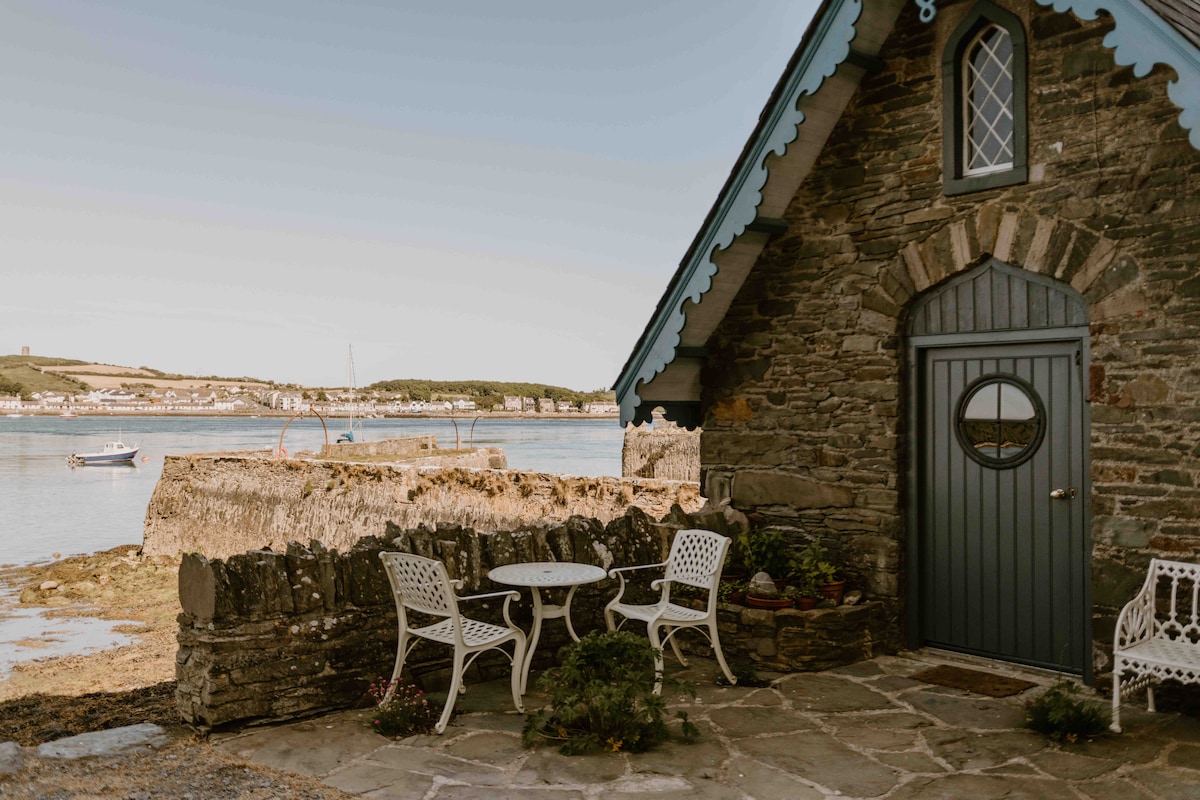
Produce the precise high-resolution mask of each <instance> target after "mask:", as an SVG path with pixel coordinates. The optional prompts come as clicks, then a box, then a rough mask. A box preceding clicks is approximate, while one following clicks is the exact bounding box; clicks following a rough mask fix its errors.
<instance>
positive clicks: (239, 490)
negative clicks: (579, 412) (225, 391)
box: [143, 451, 703, 558]
mask: <svg viewBox="0 0 1200 800" xmlns="http://www.w3.org/2000/svg"><path fill="white" fill-rule="evenodd" d="M493 457H494V454H488V453H487V451H483V452H482V454H480V455H478V456H476V458H478V459H479V460H478V461H475V462H470V461H468V462H467V464H468V466H461V464H463V462H462V461H461V460H459V461H456V462H455V463H456V464H459V465H460V466H442V467H430V466H421V465H417V464H413V463H406V464H364V463H352V462H339V461H324V460H319V459H307V458H293V459H271V458H266V457H263V456H262V455H261V454H249V453H232V454H230V453H226V454H213V453H206V454H196V455H181V456H167V458H166V461H165V463H164V465H163V473H162V477H161V478H160V479H159V481H158V484H157V485H156V486H155V489H154V493H153V495H152V496H151V498H150V503H149V506H148V507H147V509H146V519H145V528H144V534H143V536H144V550H145V552H146V553H147V554H150V555H171V556H174V555H178V554H182V553H201V554H203V555H205V556H207V557H208V558H226V557H229V556H233V555H236V554H239V553H245V552H247V551H251V550H262V549H265V548H270V549H271V550H275V551H283V550H285V549H286V548H287V546H288V543H289V542H294V541H302V542H308V541H311V540H316V541H318V542H320V543H321V544H322V545H323V546H325V547H327V548H330V549H338V550H341V551H342V552H346V551H349V550H350V548H352V547H353V546H354V544H355V543H356V542H357V541H358V540H359V539H361V538H362V537H365V536H378V535H380V534H381V533H382V531H383V529H384V525H385V524H392V525H395V526H397V528H399V529H410V528H417V527H419V526H421V525H427V526H430V527H437V526H439V525H449V526H455V525H457V526H463V527H469V528H472V529H475V530H479V531H497V530H508V531H519V530H529V529H534V528H547V527H550V526H553V525H558V524H562V523H564V522H565V521H566V520H567V519H568V518H569V517H570V516H572V515H579V516H584V517H589V518H593V519H596V520H598V521H599V522H600V523H601V524H607V523H609V522H610V521H612V520H613V519H616V518H617V517H619V516H621V515H622V514H624V513H625V511H626V510H627V509H628V508H630V507H637V508H639V509H641V510H642V511H643V512H645V513H646V514H648V515H649V516H651V517H653V518H655V519H661V518H663V517H665V516H667V515H668V514H670V513H671V512H672V509H673V508H674V507H675V506H678V507H679V509H680V510H681V511H682V512H685V513H691V512H694V511H696V510H698V509H699V508H700V507H701V506H702V505H703V498H702V497H701V496H700V490H699V486H698V485H697V484H695V483H690V482H683V481H665V480H653V479H631V478H613V477H578V476H569V475H552V474H547V473H539V472H520V471H512V470H503V469H490V468H486V467H488V465H489V464H490V463H494V462H493V461H492V459H493ZM500 458H503V455H502V454H501V455H500Z"/></svg>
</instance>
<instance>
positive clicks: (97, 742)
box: [37, 722, 171, 758]
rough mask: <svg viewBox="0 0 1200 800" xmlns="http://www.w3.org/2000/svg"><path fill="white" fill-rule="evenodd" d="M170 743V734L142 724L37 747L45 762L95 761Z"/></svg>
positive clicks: (154, 726)
mask: <svg viewBox="0 0 1200 800" xmlns="http://www.w3.org/2000/svg"><path fill="white" fill-rule="evenodd" d="M170 740H171V737H170V736H169V735H168V734H167V732H166V731H165V730H164V729H162V728H160V727H159V726H158V725H153V724H151V723H149V722H143V723H141V724H140V725H126V726H125V727H123V728H110V729H109V730H106V731H95V732H93V733H81V734H79V735H78V736H68V737H66V738H65V739H58V740H57V741H53V742H46V743H45V744H40V745H38V748H37V754H38V755H39V756H41V757H42V758H93V757H100V756H114V755H119V754H121V753H128V752H129V751H131V750H139V749H144V748H155V747H162V746H163V745H165V744H167V743H168V742H169V741H170Z"/></svg>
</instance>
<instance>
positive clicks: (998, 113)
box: [942, 0, 1028, 194]
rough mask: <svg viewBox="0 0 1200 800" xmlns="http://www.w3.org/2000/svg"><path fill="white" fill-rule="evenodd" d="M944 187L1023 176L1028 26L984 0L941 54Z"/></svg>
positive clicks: (980, 185) (953, 190) (957, 190)
mask: <svg viewBox="0 0 1200 800" xmlns="http://www.w3.org/2000/svg"><path fill="white" fill-rule="evenodd" d="M942 84H943V112H944V126H943V133H944V140H943V145H942V146H943V159H942V161H943V169H944V174H943V177H942V183H943V187H944V189H945V192H946V194H964V193H966V192H974V191H978V190H981V189H992V188H995V187H997V186H1009V185H1011V184H1014V183H1024V182H1025V181H1026V180H1027V178H1028V166H1027V164H1026V149H1027V142H1026V139H1027V134H1026V119H1025V31H1024V29H1023V28H1022V27H1021V23H1020V20H1018V19H1017V18H1016V17H1015V16H1013V15H1012V14H1010V13H1008V12H1007V11H1005V10H1004V9H1002V8H999V7H998V6H995V5H993V4H992V3H990V2H987V1H986V0H983V2H980V3H978V4H977V5H976V6H975V7H974V8H973V9H972V10H971V11H970V13H968V14H967V17H966V19H964V20H963V21H962V22H961V23H959V25H958V27H957V28H955V29H954V32H953V33H951V35H950V39H949V41H947V43H946V50H945V52H944V53H943V54H942Z"/></svg>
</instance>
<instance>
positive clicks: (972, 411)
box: [957, 375, 1046, 468]
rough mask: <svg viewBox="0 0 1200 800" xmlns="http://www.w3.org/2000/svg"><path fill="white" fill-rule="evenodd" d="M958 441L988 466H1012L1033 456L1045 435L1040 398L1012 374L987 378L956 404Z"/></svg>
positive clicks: (966, 392)
mask: <svg viewBox="0 0 1200 800" xmlns="http://www.w3.org/2000/svg"><path fill="white" fill-rule="evenodd" d="M957 418H958V425H957V432H958V440H959V442H960V443H961V444H962V446H963V448H964V449H965V450H966V451H967V454H968V455H969V456H971V458H973V459H975V460H976V461H978V462H979V463H980V464H984V465H985V466H989V467H997V468H1005V467H1015V466H1017V465H1018V464H1021V463H1024V462H1025V461H1027V460H1028V459H1030V458H1032V457H1033V454H1034V453H1035V452H1037V448H1038V445H1040V444H1041V443H1042V436H1043V435H1044V434H1045V429H1046V425H1045V419H1046V413H1045V409H1044V407H1043V406H1042V401H1041V398H1039V397H1038V395H1037V392H1035V391H1034V390H1033V387H1032V386H1030V385H1029V384H1028V383H1026V382H1025V381H1023V380H1021V379H1020V378H1018V377H1016V376H1015V375H986V376H984V377H982V378H980V379H979V380H977V381H975V382H973V383H972V384H971V385H970V386H968V387H967V390H966V391H965V392H963V396H962V399H961V400H959V403H958V415H957Z"/></svg>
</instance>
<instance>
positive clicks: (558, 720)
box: [522, 631, 698, 755]
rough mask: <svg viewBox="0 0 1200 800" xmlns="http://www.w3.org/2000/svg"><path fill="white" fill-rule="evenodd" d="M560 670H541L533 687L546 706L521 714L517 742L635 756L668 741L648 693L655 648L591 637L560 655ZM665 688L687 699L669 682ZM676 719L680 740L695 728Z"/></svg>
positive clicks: (615, 636) (623, 636)
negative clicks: (521, 728)
mask: <svg viewBox="0 0 1200 800" xmlns="http://www.w3.org/2000/svg"><path fill="white" fill-rule="evenodd" d="M559 657H560V658H561V660H562V666H560V667H558V668H556V669H551V670H547V671H546V672H545V673H543V674H542V676H541V677H540V678H539V679H538V688H540V689H542V690H543V691H547V692H550V705H549V706H548V707H546V708H543V709H541V710H540V711H538V712H537V713H534V714H529V715H527V716H526V717H525V729H524V731H523V734H522V742H523V743H524V744H525V746H526V747H533V746H534V745H536V744H537V743H538V742H540V741H544V740H549V741H555V742H561V743H562V745H561V747H560V748H559V750H560V751H561V752H562V753H563V754H565V755H577V754H581V753H590V752H597V751H601V750H608V751H612V752H617V751H626V752H630V753H641V752H645V751H646V750H649V749H651V748H653V747H654V746H656V745H658V744H660V743H661V742H663V741H665V740H666V739H667V738H668V733H667V725H666V723H665V722H664V721H663V714H664V713H665V711H666V701H665V700H664V699H663V698H662V696H661V695H656V694H654V678H655V674H654V648H652V647H651V646H650V642H649V640H647V639H646V638H645V637H643V636H637V635H635V634H633V633H628V632H625V631H608V632H605V633H590V634H588V635H587V636H585V637H583V638H582V639H580V640H579V641H578V642H574V643H572V644H569V645H567V646H566V647H564V648H563V649H562V650H561V651H559ZM663 682H664V685H670V686H671V687H672V688H674V689H683V690H684V691H686V692H688V693H689V694H692V695H693V696H694V694H695V693H694V692H693V691H692V689H691V687H690V686H687V685H686V684H684V683H682V682H680V681H677V680H672V679H669V678H664V681H663ZM678 716H679V717H680V718H681V719H682V720H683V731H682V732H683V738H684V741H690V740H691V739H693V738H695V736H696V734H697V733H698V730H697V728H696V726H695V725H694V724H692V723H690V722H688V721H687V715H686V714H685V713H683V712H680V713H679V714H678Z"/></svg>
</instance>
